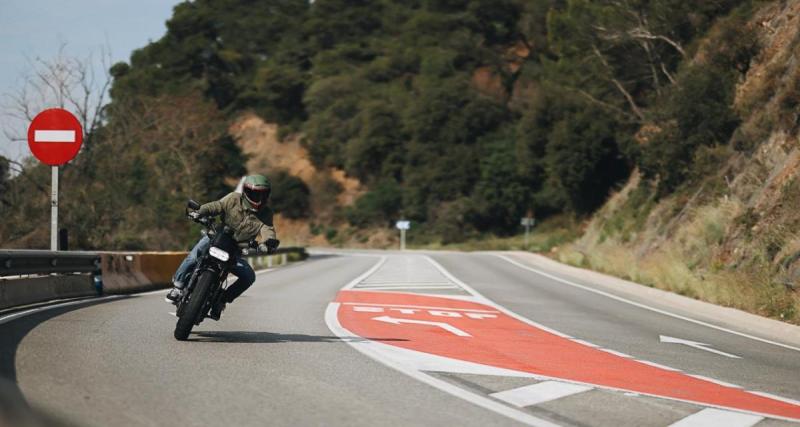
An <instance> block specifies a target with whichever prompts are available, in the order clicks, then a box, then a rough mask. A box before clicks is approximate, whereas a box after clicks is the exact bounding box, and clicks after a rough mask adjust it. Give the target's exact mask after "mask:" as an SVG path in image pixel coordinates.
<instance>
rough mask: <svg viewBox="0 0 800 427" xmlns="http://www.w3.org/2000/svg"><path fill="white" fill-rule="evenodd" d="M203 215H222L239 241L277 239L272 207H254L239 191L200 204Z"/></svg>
mask: <svg viewBox="0 0 800 427" xmlns="http://www.w3.org/2000/svg"><path fill="white" fill-rule="evenodd" d="M198 212H199V213H200V215H202V216H216V215H222V219H223V222H224V223H225V225H227V226H228V227H231V228H232V229H233V230H234V234H233V238H234V239H236V241H237V242H249V241H250V240H252V239H256V241H257V242H258V243H264V242H266V241H267V239H275V238H277V235H276V234H275V226H274V225H273V224H272V209H270V208H269V207H268V206H266V205H264V206H262V207H261V209H259V210H255V209H253V208H252V207H251V206H250V204H249V203H248V202H247V200H245V198H244V196H243V195H242V194H239V193H229V194H228V195H227V196H225V197H223V198H221V199H219V200H217V201H214V202H209V203H206V204H204V205H203V206H200V210H198Z"/></svg>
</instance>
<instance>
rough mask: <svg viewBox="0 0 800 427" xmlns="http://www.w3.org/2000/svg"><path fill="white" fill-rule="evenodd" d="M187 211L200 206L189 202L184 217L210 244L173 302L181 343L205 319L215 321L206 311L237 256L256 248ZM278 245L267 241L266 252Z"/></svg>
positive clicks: (227, 229) (223, 227) (219, 294)
mask: <svg viewBox="0 0 800 427" xmlns="http://www.w3.org/2000/svg"><path fill="white" fill-rule="evenodd" d="M189 209H192V210H193V211H196V210H198V209H200V204H199V203H197V202H196V201H194V200H189V203H188V205H187V208H186V216H187V217H188V218H189V219H191V220H192V221H194V222H196V223H198V224H200V225H202V226H203V227H205V233H206V235H207V236H208V238H209V239H210V240H211V245H210V246H209V247H208V249H207V250H206V251H203V253H201V254H199V256H198V258H197V264H196V266H195V269H194V271H193V272H192V275H191V277H190V279H189V281H188V283H187V285H186V287H185V288H184V290H183V293H182V295H181V297H180V298H179V299H178V301H177V310H176V312H175V314H176V316H177V317H178V323H177V324H176V325H175V333H174V335H175V339H177V340H179V341H185V340H186V339H187V338H188V337H189V334H190V333H191V332H192V328H193V327H194V326H195V325H199V324H200V323H201V322H202V321H203V320H205V319H206V318H207V317H211V318H213V319H214V320H219V317H216V318H215V317H212V316H211V315H210V314H209V312H211V310H212V308H214V307H216V306H217V305H218V304H220V303H221V300H222V298H223V296H224V294H225V292H224V291H225V287H224V284H225V283H226V279H227V277H228V273H229V272H230V271H231V269H232V268H233V267H234V266H235V265H236V261H237V260H238V259H239V257H240V256H242V255H247V254H248V253H249V251H250V250H251V249H255V248H256V247H257V245H256V243H255V241H254V240H251V241H250V242H246V243H239V242H237V241H236V240H235V239H234V238H233V235H234V231H233V229H232V228H230V227H228V226H226V225H224V224H223V223H218V222H217V221H216V220H215V219H214V218H210V217H198V216H196V215H194V216H193V215H191V214H190V211H189ZM279 244H280V242H279V241H278V240H271V241H268V242H267V246H268V248H269V252H274V250H275V249H277V247H278V245H279Z"/></svg>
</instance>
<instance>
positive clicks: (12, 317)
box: [0, 295, 128, 325]
mask: <svg viewBox="0 0 800 427" xmlns="http://www.w3.org/2000/svg"><path fill="white" fill-rule="evenodd" d="M127 297H128V295H109V296H105V297H97V298H83V299H79V300H76V301H68V302H62V303H58V304H52V305H46V306H44V307H37V308H33V309H30V310H25V311H20V312H19V313H14V314H9V315H6V316H3V317H0V325H2V324H3V323H7V322H10V321H12V320H15V319H19V318H20V317H25V316H27V315H30V314H35V313H39V312H41V311H47V310H52V309H54V308H59V307H69V306H71V305H77V304H83V303H87V302H97V301H109V300H114V299H119V298H127Z"/></svg>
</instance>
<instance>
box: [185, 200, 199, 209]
mask: <svg viewBox="0 0 800 427" xmlns="http://www.w3.org/2000/svg"><path fill="white" fill-rule="evenodd" d="M187 206H189V209H192V210H198V209H200V203H197V202H195V201H194V200H191V199H190V200H189V203H188V204H187Z"/></svg>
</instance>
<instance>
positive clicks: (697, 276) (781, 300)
mask: <svg viewBox="0 0 800 427" xmlns="http://www.w3.org/2000/svg"><path fill="white" fill-rule="evenodd" d="M743 210H744V206H743V204H742V203H741V202H740V201H738V200H735V199H726V198H723V199H721V200H719V201H718V202H717V203H715V204H713V205H707V206H702V207H700V208H698V209H695V210H694V211H692V212H691V213H690V214H688V215H687V216H686V219H685V221H684V222H683V223H682V224H680V226H679V227H678V228H677V230H676V231H675V233H674V235H673V236H671V238H670V239H668V240H665V241H664V243H663V244H661V245H660V246H659V247H656V248H655V249H654V250H652V251H650V252H648V253H646V254H644V255H642V256H637V255H636V251H635V250H634V249H633V248H632V247H631V245H629V244H626V243H623V242H620V241H618V240H614V239H605V240H604V241H603V242H602V243H597V244H594V245H590V246H587V245H586V243H585V242H583V243H582V244H581V245H577V244H572V245H568V246H566V247H564V248H563V249H562V250H561V251H560V252H559V254H558V259H559V260H560V261H562V262H565V263H568V264H573V265H577V266H580V267H586V268H590V269H592V270H597V271H602V272H604V273H608V274H611V275H615V276H618V277H622V278H625V279H628V280H631V281H634V282H637V283H641V284H644V285H647V286H653V287H657V288H659V289H664V290H667V291H671V292H675V293H678V294H680V295H684V296H687V297H690V298H695V299H699V300H703V301H708V302H711V303H714V304H719V305H723V306H728V307H735V308H738V309H741V310H745V311H749V312H752V313H757V314H760V315H764V316H769V317H775V318H779V319H782V320H785V321H789V322H793V323H797V324H800V316H799V315H798V314H800V296H799V295H798V294H797V293H796V292H790V291H787V290H786V288H785V286H784V285H783V283H779V281H778V280H776V277H775V275H774V274H772V270H771V268H770V265H769V264H756V265H750V266H747V268H732V267H731V266H727V265H724V264H722V263H721V262H720V260H719V259H717V258H716V257H717V254H718V253H720V247H721V245H722V244H723V241H724V239H725V237H726V235H728V233H729V232H730V230H731V228H732V227H735V226H736V224H735V219H736V218H737V217H738V216H739V215H740V214H741V213H742V212H743Z"/></svg>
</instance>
